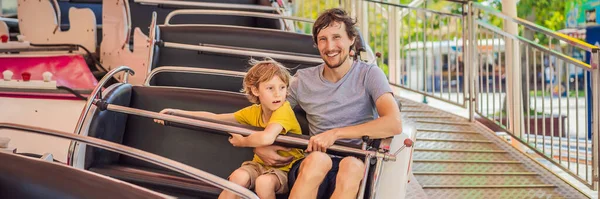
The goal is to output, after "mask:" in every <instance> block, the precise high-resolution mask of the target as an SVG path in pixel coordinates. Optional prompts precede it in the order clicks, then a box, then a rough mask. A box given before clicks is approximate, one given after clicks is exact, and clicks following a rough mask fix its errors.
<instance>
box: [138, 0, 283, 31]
mask: <svg viewBox="0 0 600 199" xmlns="http://www.w3.org/2000/svg"><path fill="white" fill-rule="evenodd" d="M186 1H191V2H209V3H235V4H245V5H258V4H259V0H186ZM129 8H130V10H131V23H132V27H140V29H141V30H142V32H144V33H145V34H148V27H149V26H150V21H151V19H152V12H156V14H157V15H156V16H157V21H156V22H157V24H164V22H165V21H164V20H165V18H166V17H167V15H168V14H169V13H170V12H171V11H174V10H178V9H211V8H198V7H185V6H184V7H177V6H170V5H159V6H156V5H142V4H139V3H135V2H134V0H129ZM213 9H214V8H213ZM253 12H257V11H253ZM171 23H172V24H181V23H186V24H226V25H236V26H247V27H259V28H269V29H281V24H280V22H279V20H276V19H264V18H256V17H240V16H224V15H223V16H219V15H182V16H175V17H174V18H173V19H172V20H171Z"/></svg>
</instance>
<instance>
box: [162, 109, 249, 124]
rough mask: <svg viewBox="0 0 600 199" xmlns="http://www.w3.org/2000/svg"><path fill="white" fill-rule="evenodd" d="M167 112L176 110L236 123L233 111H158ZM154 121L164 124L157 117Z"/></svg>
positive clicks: (172, 111)
mask: <svg viewBox="0 0 600 199" xmlns="http://www.w3.org/2000/svg"><path fill="white" fill-rule="evenodd" d="M169 112H171V113H175V112H176V113H181V114H184V115H191V116H197V117H204V118H209V119H213V120H220V121H227V122H234V123H237V120H236V119H235V116H234V115H233V113H224V114H214V113H211V112H206V111H184V110H179V109H169V108H167V109H163V110H162V111H160V113H163V114H167V113H169ZM154 122H156V123H159V124H164V121H162V120H159V119H154Z"/></svg>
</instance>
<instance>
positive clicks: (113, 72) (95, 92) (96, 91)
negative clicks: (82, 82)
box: [75, 66, 135, 135]
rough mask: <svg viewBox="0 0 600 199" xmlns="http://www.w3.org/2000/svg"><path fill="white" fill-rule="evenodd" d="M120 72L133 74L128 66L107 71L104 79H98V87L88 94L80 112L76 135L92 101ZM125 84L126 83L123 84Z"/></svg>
mask: <svg viewBox="0 0 600 199" xmlns="http://www.w3.org/2000/svg"><path fill="white" fill-rule="evenodd" d="M121 71H126V72H127V73H129V74H131V75H134V74H135V71H133V70H132V69H131V68H129V67H128V66H119V67H117V68H115V69H113V70H111V71H109V72H108V73H107V74H106V75H104V77H102V79H100V81H99V82H98V85H97V86H96V88H94V90H93V91H92V93H91V94H90V97H89V99H88V101H87V103H86V104H85V108H84V109H83V112H81V116H80V117H79V122H78V123H77V127H76V128H75V133H76V134H78V135H79V131H81V128H82V126H83V120H85V117H87V112H88V111H89V110H90V107H92V102H93V101H94V99H96V98H97V97H98V95H99V94H100V92H101V91H102V88H103V87H104V85H105V84H106V83H107V82H108V80H110V79H111V78H112V77H113V76H115V75H116V74H117V73H119V72H121ZM125 83H127V82H125ZM100 98H101V97H100Z"/></svg>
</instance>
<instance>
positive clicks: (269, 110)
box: [155, 59, 304, 199]
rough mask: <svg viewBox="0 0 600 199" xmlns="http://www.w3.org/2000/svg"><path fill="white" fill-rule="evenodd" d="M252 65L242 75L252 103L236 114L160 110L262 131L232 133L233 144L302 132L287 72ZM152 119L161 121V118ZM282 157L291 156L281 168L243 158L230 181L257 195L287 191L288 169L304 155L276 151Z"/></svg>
mask: <svg viewBox="0 0 600 199" xmlns="http://www.w3.org/2000/svg"><path fill="white" fill-rule="evenodd" d="M251 64H252V65H253V66H252V68H250V70H248V73H247V74H246V76H245V77H244V85H243V86H244V89H243V92H245V93H246V96H247V98H248V100H249V101H250V102H252V103H254V104H253V105H251V106H248V107H246V108H243V109H241V110H239V111H237V112H235V113H228V114H214V113H209V112H190V111H182V110H174V109H165V110H162V111H161V113H166V112H179V113H183V114H187V115H197V116H200V117H208V118H212V119H217V120H222V121H231V122H239V123H241V124H247V125H251V126H256V127H263V128H265V130H263V131H257V132H254V133H252V134H251V135H250V136H248V137H243V136H241V135H238V134H232V137H231V138H230V139H229V142H230V143H231V144H232V145H233V146H236V147H261V146H268V145H271V144H273V142H274V141H275V138H276V137H277V135H279V134H286V133H287V132H291V133H296V134H301V133H302V131H301V129H300V124H298V121H297V120H296V116H295V115H294V111H293V110H292V107H291V106H290V103H289V102H288V101H286V97H287V89H288V86H289V81H290V78H291V77H290V73H289V72H288V70H287V69H286V68H285V67H283V66H282V65H281V64H280V63H278V62H276V61H274V60H272V59H266V60H265V61H255V60H253V61H251ZM155 122H158V123H161V124H163V121H162V120H155ZM278 153H279V154H280V155H282V156H288V157H289V156H293V157H294V159H293V161H292V162H291V163H290V164H288V165H286V166H283V167H278V168H272V167H269V166H265V164H264V162H263V161H262V160H261V159H260V158H259V157H258V156H257V155H254V159H253V160H252V161H246V162H244V163H243V164H242V166H241V167H240V168H239V169H237V170H235V171H234V172H233V173H232V174H231V175H230V176H229V181H232V182H234V183H236V184H239V185H241V186H244V187H246V188H249V189H252V188H254V187H256V188H255V191H256V194H257V195H258V196H259V197H260V198H275V194H280V193H287V192H288V191H289V187H288V183H287V181H288V179H287V172H288V171H289V170H290V168H291V167H292V164H293V163H294V162H296V161H297V160H299V159H301V158H303V157H304V154H303V152H302V150H301V149H292V150H291V151H287V152H286V151H279V152H278ZM224 198H237V197H236V196H235V195H234V194H233V193H230V192H227V191H223V192H222V193H221V195H220V196H219V199H224Z"/></svg>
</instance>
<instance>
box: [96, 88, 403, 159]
mask: <svg viewBox="0 0 600 199" xmlns="http://www.w3.org/2000/svg"><path fill="white" fill-rule="evenodd" d="M94 105H96V106H97V107H99V108H100V109H102V110H109V111H113V112H118V113H125V114H129V115H137V116H141V117H146V118H152V119H159V120H163V121H168V122H174V123H178V124H184V125H189V126H193V127H200V128H208V129H213V130H217V131H221V132H227V133H236V134H240V135H243V136H248V135H250V134H252V133H254V132H255V131H254V130H250V129H247V128H243V127H237V126H232V125H226V124H220V123H215V122H210V121H205V120H199V119H190V118H185V117H179V116H175V115H168V114H161V113H156V112H152V111H146V110H141V109H135V108H129V107H124V106H118V105H114V104H107V103H105V102H103V101H101V100H99V99H96V100H94ZM275 141H276V142H279V143H284V144H292V145H299V146H308V140H306V139H303V138H297V137H292V136H285V135H278V136H277V138H276V140H275ZM327 149H328V150H331V151H337V152H341V153H349V154H354V155H360V156H370V157H375V158H377V157H380V158H383V160H385V161H396V157H395V156H394V155H392V154H390V153H382V152H378V151H369V150H362V149H356V148H352V147H347V146H341V145H336V144H334V145H332V146H331V147H329V148H327Z"/></svg>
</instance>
